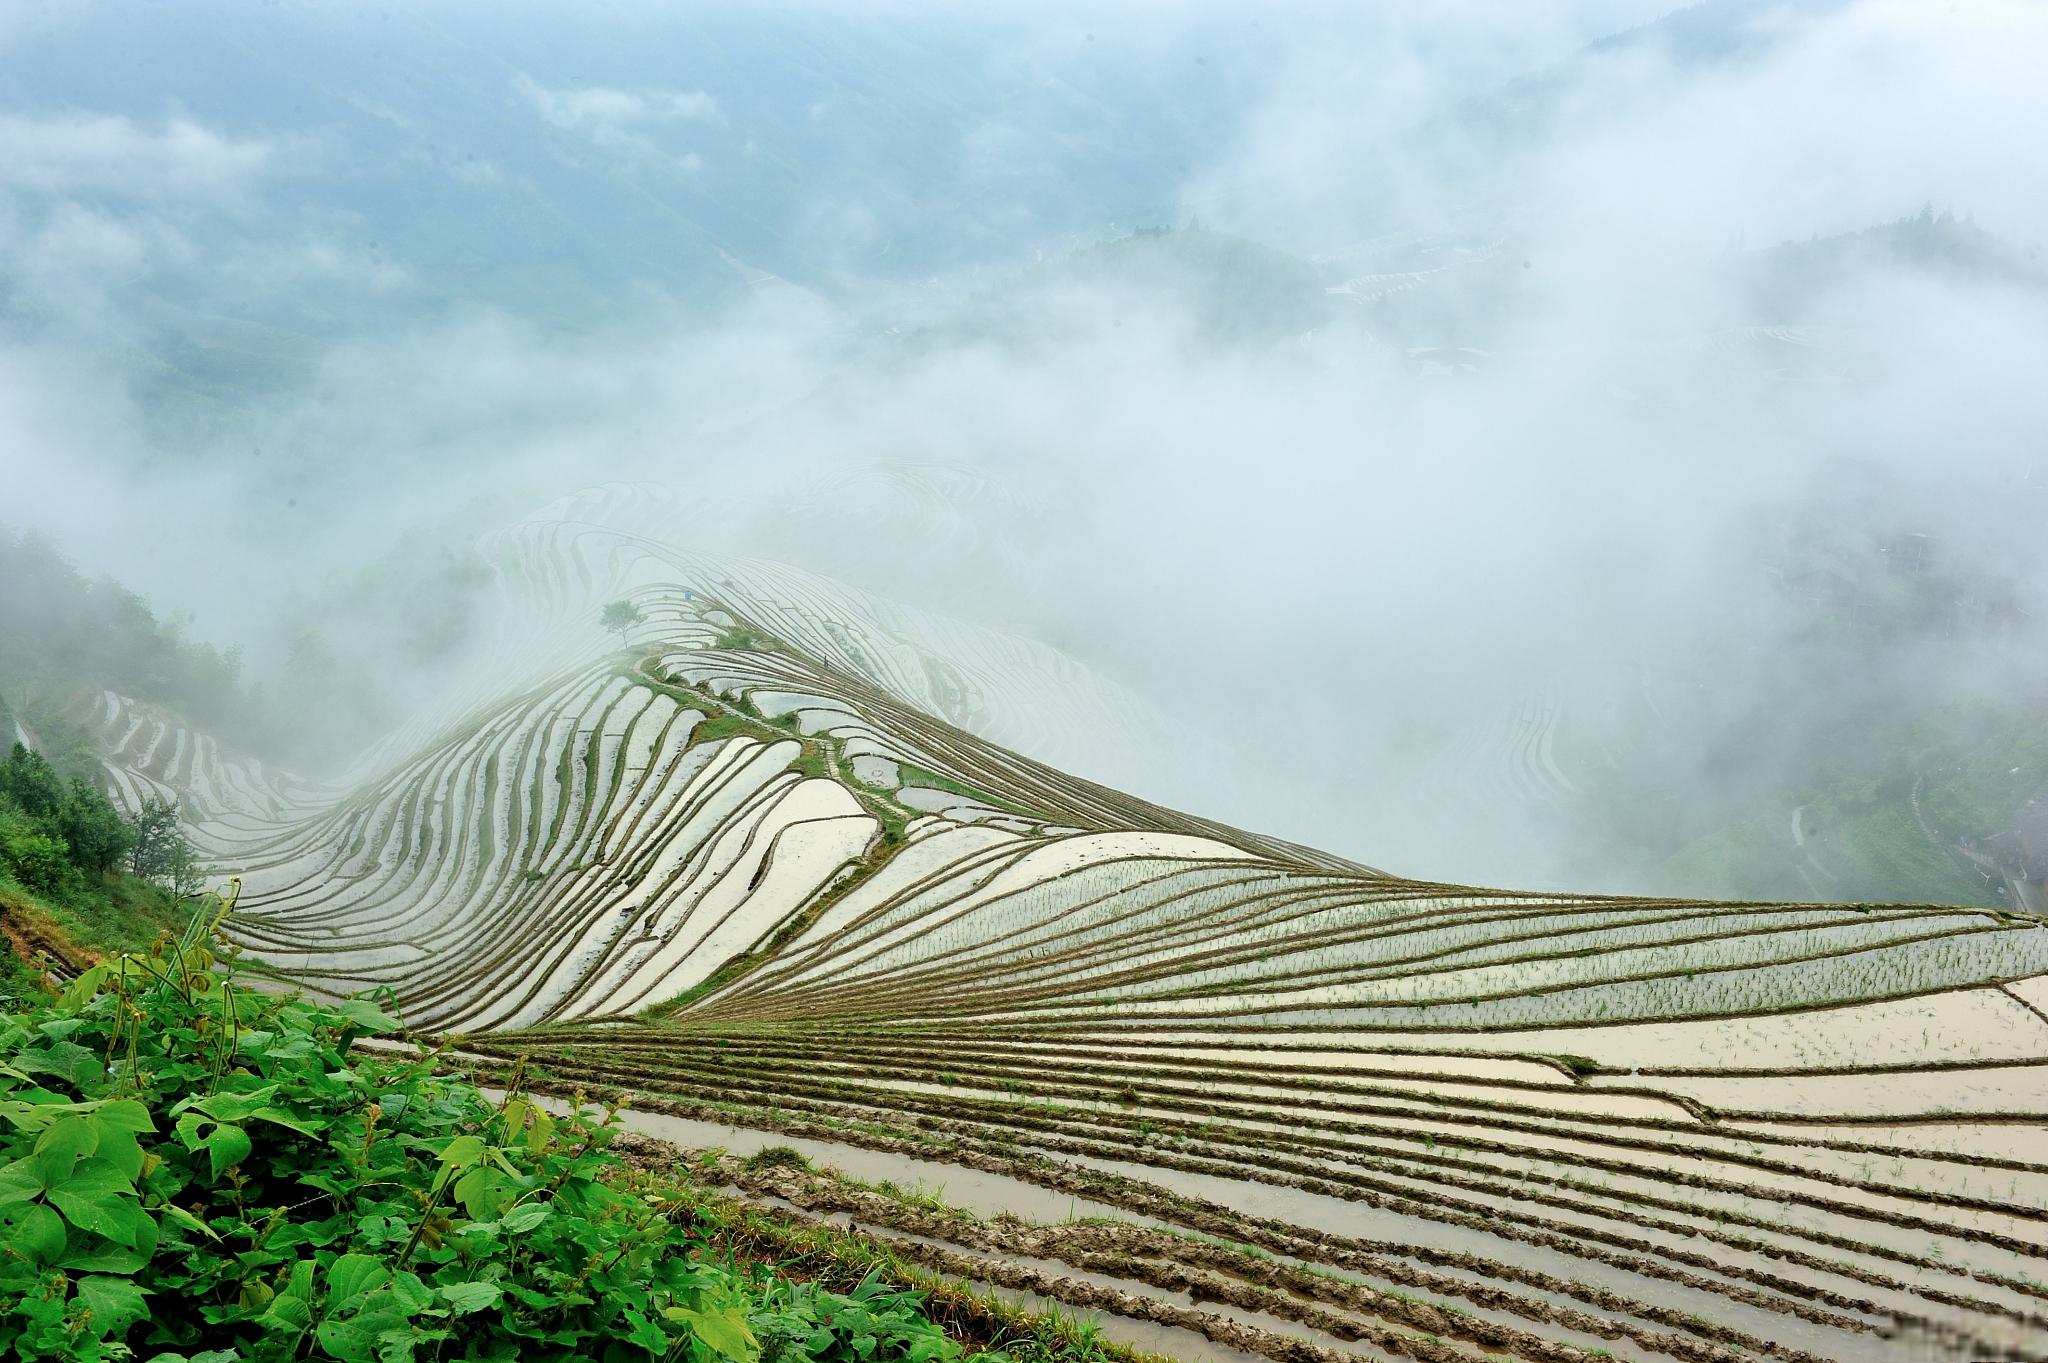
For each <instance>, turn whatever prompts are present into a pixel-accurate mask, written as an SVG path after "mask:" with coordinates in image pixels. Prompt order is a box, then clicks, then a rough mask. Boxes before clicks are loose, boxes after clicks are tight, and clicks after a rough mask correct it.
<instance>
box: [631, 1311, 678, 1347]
mask: <svg viewBox="0 0 2048 1363" xmlns="http://www.w3.org/2000/svg"><path fill="white" fill-rule="evenodd" d="M624 1314H625V1317H626V1324H627V1325H628V1326H629V1327H630V1328H629V1329H628V1330H627V1331H626V1342H627V1343H628V1344H637V1345H639V1346H640V1347H641V1348H643V1349H645V1350H647V1352H649V1353H651V1354H654V1355H655V1356H657V1357H660V1356H662V1355H665V1354H667V1353H668V1344H669V1340H668V1334H667V1332H666V1331H664V1330H663V1329H662V1328H661V1327H660V1326H659V1325H656V1324H655V1323H654V1322H653V1321H651V1320H649V1319H647V1317H645V1316H643V1315H641V1314H640V1313H639V1312H638V1311H634V1310H631V1309H628V1310H627V1311H626V1312H625V1313H624Z"/></svg>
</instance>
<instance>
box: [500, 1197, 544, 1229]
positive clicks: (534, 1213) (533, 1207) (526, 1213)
mask: <svg viewBox="0 0 2048 1363" xmlns="http://www.w3.org/2000/svg"><path fill="white" fill-rule="evenodd" d="M553 1215H554V1212H553V1211H552V1210H551V1209H550V1208H549V1207H548V1205H547V1203H545V1202H529V1203H527V1204H526V1205H525V1206H523V1207H514V1208H513V1209H512V1210H511V1211H509V1212H506V1213H505V1216H504V1219H503V1220H501V1221H500V1222H499V1223H498V1224H499V1225H501V1226H503V1227H504V1228H505V1229H506V1230H508V1231H510V1232H511V1233H512V1234H514V1235H519V1234H523V1233H524V1232H526V1231H530V1230H532V1229H533V1228H534V1227H535V1226H538V1225H539V1224H540V1223H541V1222H543V1221H545V1220H547V1219H548V1218H549V1217H550V1216H553Z"/></svg>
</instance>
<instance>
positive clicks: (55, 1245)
mask: <svg viewBox="0 0 2048 1363" xmlns="http://www.w3.org/2000/svg"><path fill="white" fill-rule="evenodd" d="M64 1240H65V1236H64V1222H63V1220H62V1218H60V1217H59V1216H58V1215H57V1213H55V1212H53V1211H51V1210H50V1209H49V1208H48V1207H45V1206H41V1205H39V1204H31V1205H29V1206H27V1207H24V1208H22V1211H21V1216H20V1219H18V1220H16V1221H15V1222H14V1224H13V1225H12V1226H11V1227H10V1228H9V1229H8V1232H7V1243H8V1246H9V1247H10V1248H14V1249H19V1250H21V1251H23V1252H24V1253H26V1254H29V1255H31V1256H33V1257H34V1258H35V1259H37V1260H38V1261H40V1262H42V1263H45V1264H54V1263H56V1262H57V1260H59V1259H61V1258H63V1257H64Z"/></svg>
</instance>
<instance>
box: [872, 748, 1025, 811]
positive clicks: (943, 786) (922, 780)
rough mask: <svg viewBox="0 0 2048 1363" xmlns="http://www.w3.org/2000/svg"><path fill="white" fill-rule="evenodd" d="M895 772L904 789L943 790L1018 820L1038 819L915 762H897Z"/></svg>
mask: <svg viewBox="0 0 2048 1363" xmlns="http://www.w3.org/2000/svg"><path fill="white" fill-rule="evenodd" d="M896 770H897V772H898V781H899V784H900V785H902V786H904V787H906V788H907V787H910V786H924V787H926V788H927V789H930V790H943V791H946V792H947V793H948V794H952V795H959V796H963V797H965V798H967V799H969V800H977V801H979V802H980V803H982V804H985V805H987V806H989V807H990V808H991V809H1001V810H1006V811H1008V812H1009V813H1011V814H1015V815H1017V816H1018V817H1019V818H1023V819H1031V820H1033V821H1034V822H1035V821H1036V820H1037V819H1038V818H1039V816H1038V815H1036V814H1033V813H1032V812H1031V811H1030V810H1028V809H1024V808H1021V807H1020V806H1018V805H1015V804H1013V803H1011V802H1010V801H1008V800H1005V799H1003V798H1002V797H1000V796H997V795H991V794H989V793H988V792H987V791H985V790H976V789H975V788H974V787H973V786H970V785H968V784H966V783H965V782H962V781H956V780H955V779H953V778H952V777H950V776H945V775H942V774H940V773H939V772H935V771H933V770H932V769H931V768H930V767H920V766H919V765H917V763H915V762H902V761H899V762H898V763H897V764H896Z"/></svg>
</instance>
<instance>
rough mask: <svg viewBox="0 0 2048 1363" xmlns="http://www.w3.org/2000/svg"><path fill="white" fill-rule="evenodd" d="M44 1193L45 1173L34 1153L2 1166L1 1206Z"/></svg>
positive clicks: (0, 1172)
mask: <svg viewBox="0 0 2048 1363" xmlns="http://www.w3.org/2000/svg"><path fill="white" fill-rule="evenodd" d="M42 1195H43V1173H42V1170H41V1169H40V1168H39V1167H38V1166H37V1164H36V1158H35V1156H34V1155H28V1156H24V1157H23V1158H21V1159H18V1160H16V1161H15V1162H14V1163H12V1164H9V1165H4V1166H0V1207H5V1206H9V1205H11V1204H13V1203H16V1202H27V1201H29V1200H30V1199H32V1198H37V1197H41V1196H42Z"/></svg>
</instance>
